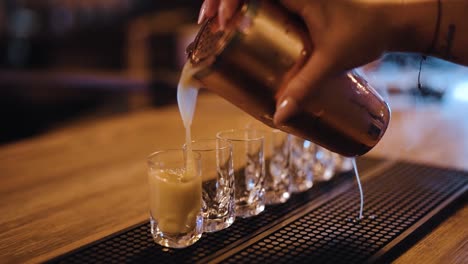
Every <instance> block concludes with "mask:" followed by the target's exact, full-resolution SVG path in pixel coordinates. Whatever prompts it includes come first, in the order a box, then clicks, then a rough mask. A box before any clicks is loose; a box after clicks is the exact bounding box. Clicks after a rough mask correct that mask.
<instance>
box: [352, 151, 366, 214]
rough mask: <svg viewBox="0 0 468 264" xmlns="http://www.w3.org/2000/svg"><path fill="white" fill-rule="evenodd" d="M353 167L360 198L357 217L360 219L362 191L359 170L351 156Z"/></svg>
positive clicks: (362, 200)
mask: <svg viewBox="0 0 468 264" xmlns="http://www.w3.org/2000/svg"><path fill="white" fill-rule="evenodd" d="M353 168H354V175H355V176H356V182H357V184H358V188H359V197H360V198H361V204H360V205H359V216H358V219H359V220H361V219H362V211H363V210H364V192H363V191H362V186H361V180H360V179H359V172H358V168H357V165H356V159H355V158H353Z"/></svg>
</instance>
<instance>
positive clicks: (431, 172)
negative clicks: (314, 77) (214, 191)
mask: <svg viewBox="0 0 468 264" xmlns="http://www.w3.org/2000/svg"><path fill="white" fill-rule="evenodd" d="M379 164H381V160H377V159H369V158H367V159H361V160H360V161H359V162H358V167H359V169H360V171H361V174H365V172H366V171H368V170H369V169H371V168H374V167H376V166H378V165H379ZM467 185H468V173H467V172H461V171H454V170H449V169H442V168H433V167H428V166H423V165H416V164H409V163H403V162H398V163H395V164H393V165H392V166H390V167H389V168H386V169H384V170H383V171H381V172H380V173H379V174H378V175H376V176H375V177H372V178H371V179H370V180H368V181H366V182H364V184H363V188H364V193H365V198H366V199H365V201H366V204H365V216H367V218H365V219H364V220H362V221H361V222H358V223H353V222H351V221H349V219H348V218H350V217H351V218H352V217H356V216H357V212H358V209H359V195H358V192H357V188H356V185H355V184H354V175H353V174H352V173H344V174H341V175H337V176H336V177H335V179H334V180H333V181H331V182H328V183H325V184H320V185H317V186H314V187H313V188H312V189H311V190H310V191H307V192H304V193H301V194H296V195H293V196H292V198H291V199H290V200H289V201H288V202H287V203H285V204H282V205H275V206H269V207H267V209H266V210H265V212H263V213H262V214H260V215H259V216H256V217H252V218H248V219H236V222H235V223H234V224H233V225H232V226H231V227H230V228H228V229H226V230H223V231H220V232H216V233H210V234H204V235H203V237H202V238H201V239H200V241H198V242H197V243H196V244H195V245H193V246H191V247H189V248H185V249H168V248H164V247H161V246H159V245H156V244H155V243H154V242H153V240H152V238H151V236H150V233H149V224H148V223H142V224H140V225H137V226H135V227H132V228H130V229H128V230H125V231H122V232H120V233H118V234H115V235H113V236H110V237H108V238H104V239H102V240H100V241H97V242H96V243H93V244H91V245H88V246H85V247H83V248H81V249H78V250H75V251H73V252H70V253H67V254H65V255H63V256H60V257H58V258H55V259H52V260H51V261H49V263H171V264H173V263H194V262H200V263H205V262H210V261H212V262H223V263H312V262H313V263H363V262H368V261H370V260H372V261H374V260H378V259H379V257H380V256H381V255H383V253H386V252H389V251H390V250H391V249H392V247H394V246H396V245H398V243H397V242H400V241H402V240H403V238H405V237H407V236H408V235H409V234H411V233H412V232H416V231H417V232H427V231H429V229H428V228H427V227H424V226H422V225H421V224H422V223H421V222H422V220H421V219H422V218H423V217H427V216H429V217H427V219H426V220H425V221H427V220H430V219H431V217H432V216H434V215H435V213H436V212H438V211H440V210H441V209H443V208H445V207H448V206H449V205H450V203H446V202H445V201H447V200H449V201H455V198H460V197H461V195H462V194H466V189H467ZM342 186H348V187H346V188H345V189H343V190H342V191H340V192H337V193H336V194H334V193H333V190H336V189H339V187H342ZM330 192H331V193H332V194H333V195H332V196H331V197H329V195H330ZM325 195H327V197H326V198H327V199H326V200H325V201H324V199H323V196H325ZM321 197H322V199H320V198H321ZM459 200H460V199H458V201H459ZM444 202H445V203H444ZM452 204H453V203H452ZM369 216H372V217H371V218H372V219H371V218H369ZM407 230H410V231H411V232H405V231H407ZM404 232H405V233H404ZM403 233H404V234H403ZM389 247H390V248H389Z"/></svg>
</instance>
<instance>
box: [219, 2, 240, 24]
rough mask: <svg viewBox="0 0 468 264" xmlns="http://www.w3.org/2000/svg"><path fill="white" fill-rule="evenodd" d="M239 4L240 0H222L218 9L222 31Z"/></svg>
mask: <svg viewBox="0 0 468 264" xmlns="http://www.w3.org/2000/svg"><path fill="white" fill-rule="evenodd" d="M239 4H240V2H239V0H221V2H220V4H219V9H218V23H219V26H220V29H221V30H223V29H224V27H225V26H226V23H227V21H229V19H231V17H232V16H233V15H234V12H235V11H236V9H237V7H238V6H239Z"/></svg>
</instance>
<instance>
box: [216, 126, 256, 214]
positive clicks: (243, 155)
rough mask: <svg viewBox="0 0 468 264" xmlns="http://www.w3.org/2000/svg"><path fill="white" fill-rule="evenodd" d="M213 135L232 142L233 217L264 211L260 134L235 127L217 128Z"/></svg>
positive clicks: (252, 130)
mask: <svg viewBox="0 0 468 264" xmlns="http://www.w3.org/2000/svg"><path fill="white" fill-rule="evenodd" d="M216 136H217V138H218V139H225V140H228V141H229V142H230V143H231V144H232V153H233V155H232V157H233V165H234V189H235V195H234V197H235V204H236V205H235V210H236V216H238V217H241V218H247V217H251V216H254V215H258V214H259V213H261V212H263V210H265V189H264V181H265V158H264V149H263V148H264V146H263V144H264V134H263V133H262V132H261V131H259V130H254V129H238V130H226V131H221V132H218V133H217V135H216Z"/></svg>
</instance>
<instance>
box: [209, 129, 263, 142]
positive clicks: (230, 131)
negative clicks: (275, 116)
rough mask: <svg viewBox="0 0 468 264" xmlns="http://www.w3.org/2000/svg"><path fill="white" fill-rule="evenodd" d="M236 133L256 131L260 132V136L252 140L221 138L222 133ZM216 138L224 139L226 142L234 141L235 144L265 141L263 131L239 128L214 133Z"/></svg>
mask: <svg viewBox="0 0 468 264" xmlns="http://www.w3.org/2000/svg"><path fill="white" fill-rule="evenodd" d="M236 131H256V132H260V133H261V134H262V135H261V136H257V137H254V138H247V139H237V138H227V137H222V136H221V134H223V133H233V132H236ZM216 138H218V139H225V140H227V141H235V142H251V141H258V140H264V139H265V131H263V130H261V129H252V128H239V129H227V130H221V131H219V132H217V133H216Z"/></svg>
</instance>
